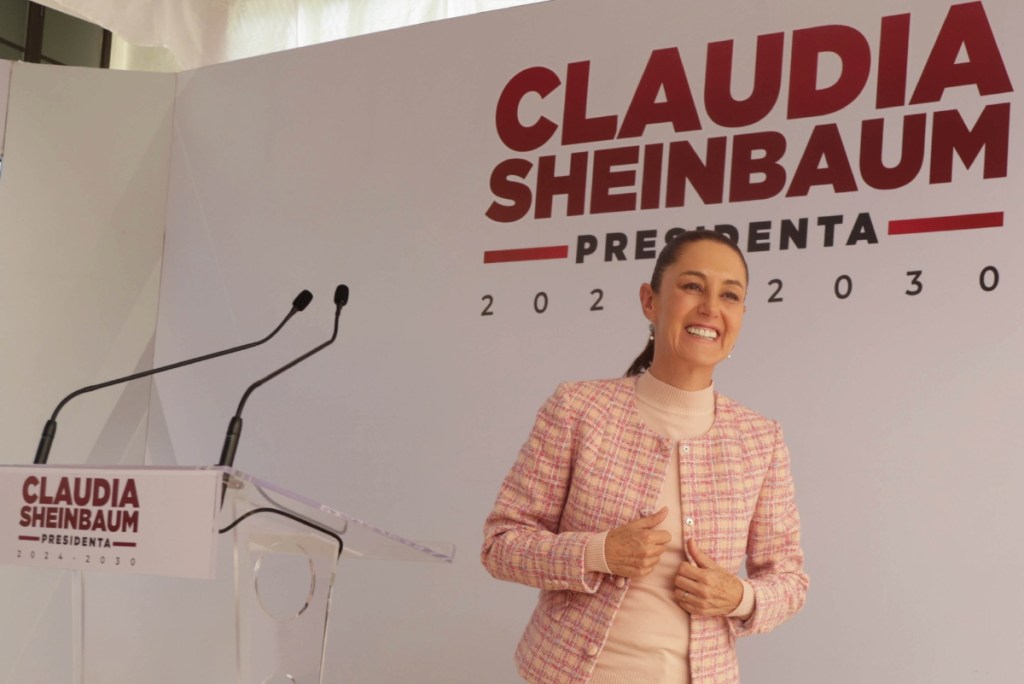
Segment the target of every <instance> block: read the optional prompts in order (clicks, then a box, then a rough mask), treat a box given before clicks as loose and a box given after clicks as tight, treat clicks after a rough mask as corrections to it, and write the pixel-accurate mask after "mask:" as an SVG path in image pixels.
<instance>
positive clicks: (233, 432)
mask: <svg viewBox="0 0 1024 684" xmlns="http://www.w3.org/2000/svg"><path fill="white" fill-rule="evenodd" d="M346 304H348V285H338V287H336V288H334V332H333V333H332V334H331V339H329V340H327V341H326V342H324V343H322V344H319V345H317V346H316V347H314V348H313V349H310V350H309V351H308V352H306V353H305V354H303V355H302V356H300V357H299V358H297V359H295V360H294V361H292V362H291V363H287V364H285V365H283V366H281V367H280V368H278V369H277V370H276V371H274V372H273V373H271V374H270V375H268V376H266V377H265V378H261V379H259V380H257V381H256V382H254V383H253V384H251V385H249V388H248V389H247V390H245V393H244V394H243V395H242V399H241V401H239V402H238V410H237V411H235V415H234V416H232V417H231V420H230V421H229V422H228V430H227V435H226V436H225V437H224V447H223V448H222V449H221V452H220V462H219V463H218V464H217V465H221V466H228V467H231V466H232V465H233V464H234V462H235V451H237V450H238V440H239V439H240V438H241V436H242V409H243V408H245V402H246V401H248V399H249V395H250V394H252V393H253V390H255V389H256V388H257V387H259V386H261V385H262V384H264V383H265V382H267V381H268V380H272V379H274V378H276V377H277V376H278V375H280V374H281V373H284V372H285V371H286V370H288V369H289V368H291V367H292V366H295V365H297V364H299V363H301V362H302V361H305V360H306V359H308V358H309V357H310V356H312V355H313V354H316V353H317V352H318V351H320V350H321V349H323V348H324V347H327V346H328V345H330V344H331V343H332V342H334V340H335V339H337V337H338V318H339V317H340V316H341V308H342V307H343V306H345V305H346Z"/></svg>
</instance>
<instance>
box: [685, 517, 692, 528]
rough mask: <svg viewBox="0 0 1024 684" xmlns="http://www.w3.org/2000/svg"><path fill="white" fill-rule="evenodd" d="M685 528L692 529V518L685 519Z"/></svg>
mask: <svg viewBox="0 0 1024 684" xmlns="http://www.w3.org/2000/svg"><path fill="white" fill-rule="evenodd" d="M686 526H687V527H693V518H687V519H686Z"/></svg>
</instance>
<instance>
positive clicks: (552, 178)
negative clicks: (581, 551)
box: [534, 152, 587, 219]
mask: <svg viewBox="0 0 1024 684" xmlns="http://www.w3.org/2000/svg"><path fill="white" fill-rule="evenodd" d="M555 161H556V157H555V156H553V155H550V156H546V157H541V158H540V159H539V160H538V164H537V197H536V206H535V208H534V218H539V219H542V218H551V210H552V205H553V204H554V197H555V195H565V196H566V200H567V204H568V207H567V211H566V215H567V216H580V215H582V214H583V212H584V210H585V209H586V206H587V205H586V200H587V153H586V152H573V153H572V155H571V156H570V157H569V173H568V174H566V175H564V176H559V175H556V174H555Z"/></svg>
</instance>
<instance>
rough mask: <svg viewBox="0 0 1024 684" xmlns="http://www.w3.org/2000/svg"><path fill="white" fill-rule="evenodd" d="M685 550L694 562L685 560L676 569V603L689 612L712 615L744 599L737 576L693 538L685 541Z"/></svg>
mask: <svg viewBox="0 0 1024 684" xmlns="http://www.w3.org/2000/svg"><path fill="white" fill-rule="evenodd" d="M686 550H687V552H689V554H690V558H692V559H693V562H690V561H685V562H684V563H682V564H681V565H680V566H679V570H678V571H677V572H676V579H675V585H676V588H675V592H674V594H675V599H676V603H678V604H679V605H680V606H682V608H683V610H685V611H686V612H687V613H690V614H691V615H704V616H707V617H712V616H717V615H728V614H729V613H731V612H732V611H734V610H735V609H736V607H737V606H739V605H740V601H742V600H743V583H742V582H741V581H740V578H739V577H737V576H736V575H734V574H732V573H731V572H729V571H728V570H724V569H722V568H721V567H719V565H718V564H717V563H715V561H713V560H711V558H709V557H708V556H707V554H705V553H704V552H703V551H701V550H700V549H699V548H697V542H695V541H694V540H692V539H691V540H689V541H688V542H686Z"/></svg>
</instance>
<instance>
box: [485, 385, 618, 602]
mask: <svg viewBox="0 0 1024 684" xmlns="http://www.w3.org/2000/svg"><path fill="white" fill-rule="evenodd" d="M569 403H570V397H569V393H568V391H567V389H566V386H565V385H562V386H560V387H559V388H558V390H556V392H555V394H554V395H553V396H552V397H551V398H549V399H548V400H547V402H545V404H544V406H542V407H541V409H540V411H538V413H537V421H536V423H535V424H534V426H533V430H532V432H531V433H530V437H529V439H528V440H527V441H526V444H524V445H523V448H522V449H521V450H520V452H519V457H518V458H517V459H516V462H515V464H514V465H513V466H512V470H511V471H510V472H509V473H508V475H507V476H506V477H505V481H504V482H503V483H502V485H501V489H500V490H499V492H498V498H497V501H496V502H495V504H494V510H493V511H492V512H491V514H490V515H489V516H488V517H487V521H486V522H485V523H484V543H483V550H482V551H481V554H480V557H481V560H482V561H483V564H484V567H486V568H487V571H488V572H490V573H491V574H492V575H493V576H495V577H497V578H498V579H502V580H508V581H511V582H519V583H520V584H526V585H529V586H532V587H538V588H540V589H569V590H574V591H581V592H587V593H593V592H595V591H597V588H598V587H599V586H600V583H601V575H600V574H599V573H596V572H589V573H588V572H586V571H585V570H584V556H585V550H586V546H587V541H588V540H589V539H590V537H591V536H593V534H594V533H593V532H559V525H560V522H561V518H562V507H563V505H564V503H565V500H566V496H567V494H568V492H569V487H570V485H571V480H572V471H573V467H572V466H573V454H574V450H575V448H576V445H577V439H578V434H577V430H576V429H575V425H574V416H573V411H572V410H571V409H570V407H569V406H568V404H569Z"/></svg>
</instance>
